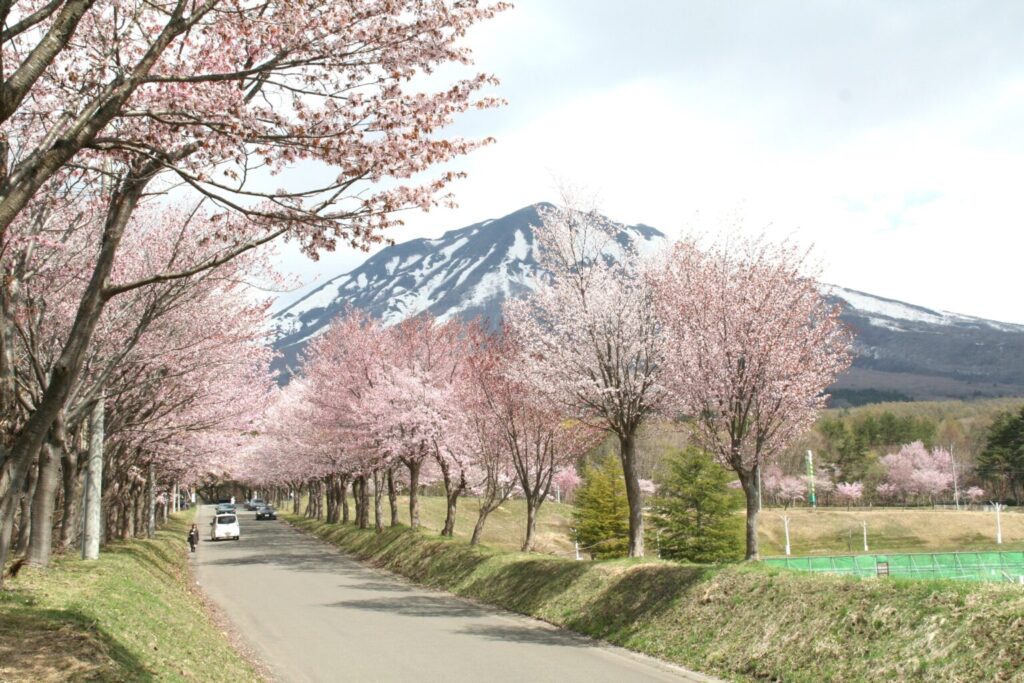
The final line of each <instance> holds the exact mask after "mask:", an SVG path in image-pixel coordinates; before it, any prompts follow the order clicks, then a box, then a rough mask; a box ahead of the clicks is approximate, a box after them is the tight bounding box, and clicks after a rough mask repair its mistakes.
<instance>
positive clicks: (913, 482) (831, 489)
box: [763, 441, 985, 506]
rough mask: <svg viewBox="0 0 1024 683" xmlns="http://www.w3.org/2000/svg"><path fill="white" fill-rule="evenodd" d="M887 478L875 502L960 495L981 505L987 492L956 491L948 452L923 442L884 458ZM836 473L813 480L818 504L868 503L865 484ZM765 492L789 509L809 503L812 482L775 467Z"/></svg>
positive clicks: (826, 472)
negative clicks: (842, 479) (789, 507)
mask: <svg viewBox="0 0 1024 683" xmlns="http://www.w3.org/2000/svg"><path fill="white" fill-rule="evenodd" d="M881 465H882V467H883V468H884V470H885V478H884V480H883V481H882V482H881V483H879V484H878V485H877V486H876V487H875V488H874V499H875V500H876V501H877V502H879V503H897V502H898V503H903V504H907V503H909V502H911V501H924V502H928V503H933V504H934V503H935V501H936V500H938V499H940V498H942V497H943V496H947V495H951V494H954V493H958V494H959V495H961V496H962V500H963V501H964V502H969V503H978V502H980V501H981V500H982V498H983V497H984V495H985V491H984V489H982V488H980V487H978V486H969V487H967V488H965V489H962V490H960V491H955V490H954V487H955V484H956V481H955V475H954V472H953V467H954V463H953V458H952V456H951V455H950V453H949V451H947V450H946V449H944V448H941V447H936V448H933V449H931V450H929V449H928V448H927V447H926V446H925V445H924V444H923V443H922V442H920V441H915V442H913V443H909V444H905V445H903V446H902V447H900V449H899V450H898V451H896V452H894V453H889V454H888V455H886V456H884V457H882V459H881ZM836 475H837V473H836V472H830V471H829V470H826V469H819V470H818V471H817V473H816V474H815V477H814V489H815V494H816V496H817V499H818V500H819V501H822V502H825V503H828V502H829V501H830V500H831V499H834V501H835V502H837V503H839V504H843V505H852V504H857V503H859V502H861V501H863V500H865V494H870V493H871V492H870V491H869V490H867V489H866V488H865V486H864V484H863V483H862V482H859V481H854V482H844V481H838V477H837V476H836ZM763 490H764V493H765V495H766V496H767V497H768V499H769V500H770V501H774V502H776V503H778V504H781V505H784V506H789V505H791V504H793V503H795V502H797V501H805V500H807V496H808V492H809V490H810V482H809V480H808V478H807V477H805V476H793V475H785V474H783V472H782V470H781V469H780V468H779V467H778V466H775V465H772V466H769V467H768V468H766V470H765V474H764V478H763Z"/></svg>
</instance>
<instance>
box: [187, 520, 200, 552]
mask: <svg viewBox="0 0 1024 683" xmlns="http://www.w3.org/2000/svg"><path fill="white" fill-rule="evenodd" d="M197 543H199V527H197V526H196V525H195V524H193V525H192V528H191V529H189V530H188V547H189V548H191V549H192V552H195V551H196V544H197Z"/></svg>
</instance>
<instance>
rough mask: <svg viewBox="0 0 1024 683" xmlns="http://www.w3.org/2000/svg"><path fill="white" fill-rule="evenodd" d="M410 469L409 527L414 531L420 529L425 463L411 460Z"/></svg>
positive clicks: (408, 464)
mask: <svg viewBox="0 0 1024 683" xmlns="http://www.w3.org/2000/svg"><path fill="white" fill-rule="evenodd" d="M406 467H408V468H409V526H410V528H413V529H419V528H420V469H421V468H422V467H423V463H422V462H419V461H416V460H410V461H409V462H408V463H406Z"/></svg>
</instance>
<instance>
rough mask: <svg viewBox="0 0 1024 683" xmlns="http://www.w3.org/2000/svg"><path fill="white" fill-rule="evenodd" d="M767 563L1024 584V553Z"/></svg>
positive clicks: (799, 559)
mask: <svg viewBox="0 0 1024 683" xmlns="http://www.w3.org/2000/svg"><path fill="white" fill-rule="evenodd" d="M764 563H765V564H767V565H769V566H772V567H785V568H787V569H796V570H800V571H805V572H824V573H828V574H846V575H850V576H879V575H883V576H884V575H888V576H904V577H909V578H914V579H964V580H966V581H1000V582H1007V581H1008V582H1012V583H1020V584H1024V551H1015V552H961V553H903V554H885V555H836V556H828V557H771V558H767V559H765V560H764Z"/></svg>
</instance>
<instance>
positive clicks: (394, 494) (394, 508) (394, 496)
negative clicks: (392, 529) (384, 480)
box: [388, 467, 399, 526]
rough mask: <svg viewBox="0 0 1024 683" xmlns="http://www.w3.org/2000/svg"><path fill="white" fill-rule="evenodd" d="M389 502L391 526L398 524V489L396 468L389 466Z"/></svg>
mask: <svg viewBox="0 0 1024 683" xmlns="http://www.w3.org/2000/svg"><path fill="white" fill-rule="evenodd" d="M388 503H389V504H390V505H391V526H398V525H399V521H398V491H396V490H395V468H394V467H389V468H388Z"/></svg>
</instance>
